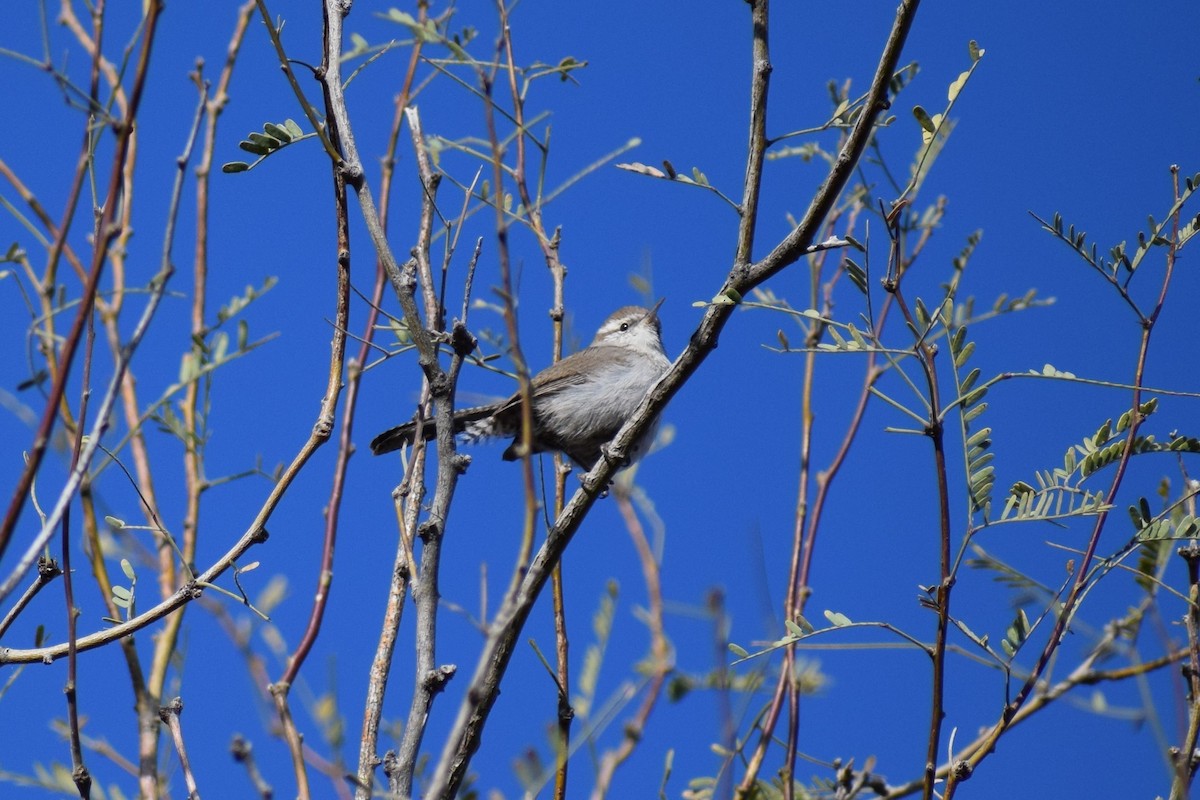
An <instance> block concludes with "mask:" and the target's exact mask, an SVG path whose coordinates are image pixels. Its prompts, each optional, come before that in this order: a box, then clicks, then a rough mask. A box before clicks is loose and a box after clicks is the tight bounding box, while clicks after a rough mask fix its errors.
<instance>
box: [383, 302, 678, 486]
mask: <svg viewBox="0 0 1200 800" xmlns="http://www.w3.org/2000/svg"><path fill="white" fill-rule="evenodd" d="M662 303H663V301H662V300H659V301H658V303H657V304H655V305H654V307H653V308H644V307H642V306H625V307H623V308H619V309H617V310H616V311H614V312H613V313H612V314H610V315H609V317H608V319H606V320H605V321H604V323H603V324H602V325H601V326H600V329H599V330H598V331H597V332H596V336H595V338H593V339H592V343H591V344H590V345H588V346H587V347H586V348H584V349H583V350H580V351H579V352H577V353H573V354H572V355H569V356H567V357H566V358H563V359H561V360H560V361H556V362H555V363H553V364H551V365H550V366H549V367H546V369H544V370H542V371H541V372H539V373H537V374H536V375H534V376H533V378H532V379H531V380H530V382H529V393H530V398H531V403H532V405H531V411H532V417H533V431H532V433H533V436H532V445H533V446H532V452H534V453H543V452H559V453H562V454H563V455H565V456H567V457H568V458H570V459H571V460H572V461H574V462H575V463H576V464H578V465H579V466H580V467H582V468H583V469H585V470H587V471H591V469H592V467H594V466H595V465H596V463H597V462H598V461H599V460H600V457H601V455H602V447H603V446H604V445H605V444H607V443H608V442H609V441H611V440H612V438H613V437H614V436H616V435H617V432H618V431H619V430H620V429H621V426H622V425H624V424H625V422H626V421H627V420H628V419H629V418H630V417H631V416H632V415H633V412H634V411H635V410H636V409H637V407H638V405H640V404H641V402H642V398H643V397H644V396H645V394H646V392H647V391H649V389H650V387H651V386H653V385H654V384H655V383H656V382H657V381H658V379H659V378H660V377H662V376H663V375H664V374H665V373H666V371H667V370H668V369H669V368H670V366H671V362H670V361H669V360H668V359H667V355H666V352H665V351H664V350H663V344H662V326H661V323H660V322H659V318H658V309H659V307H660V306H662ZM656 427H657V420H655V422H654V423H653V424H652V425H651V426H650V428H649V430H647V431H646V432H645V433H644V434H642V437H641V439H639V441H638V442H636V443H635V444H634V447H633V448H631V456H632V458H631V460H633V459H636V458H637V457H639V456H641V455H644V445H648V444H649V443H651V442H653V441H654V432H655V428H656ZM416 430H417V420H416V419H415V418H414V419H413V420H410V421H409V422H406V423H404V424H403V425H399V426H397V427H395V428H391V429H389V430H386V431H384V432H383V433H381V434H379V435H378V436H376V437H375V438H374V439H373V440H372V441H371V452H372V453H374V454H375V455H382V454H384V453H390V452H393V451H395V450H399V449H400V448H402V447H405V446H407V445H411V444H412V443H413V439H414V437H415V435H416ZM454 432H455V433H462V434H465V440H466V441H467V442H468V443H473V442H476V441H480V440H485V439H490V438H507V437H510V436H511V437H513V441H512V443H511V444H510V445H509V446H508V447H507V448H506V449H505V451H504V453H503V455H502V458H503V459H504V460H505V461H515V460H517V459H518V458H520V457H521V455H522V452H521V448H520V439H521V395H520V393H519V392H518V393H517V394H514V395H513V396H512V397H510V398H508V399H507V400H503V401H501V402H498V403H492V404H490V405H485V406H476V407H474V408H466V409H461V410H456V411H455V412H454ZM421 435H422V437H423V438H424V439H426V440H429V439H433V438H434V437H436V436H437V428H436V425H435V423H434V421H433V420H431V419H426V420H425V421H424V424H423V425H422V427H421Z"/></svg>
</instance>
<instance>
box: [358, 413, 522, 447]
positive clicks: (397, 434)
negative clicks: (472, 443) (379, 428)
mask: <svg viewBox="0 0 1200 800" xmlns="http://www.w3.org/2000/svg"><path fill="white" fill-rule="evenodd" d="M500 405H501V404H499V403H493V404H491V405H487V406H475V407H474V408H463V409H459V410H457V411H455V412H454V432H455V433H462V432H463V431H466V430H468V428H470V431H469V435H470V436H471V438H472V439H479V438H484V437H486V436H488V435H490V434H489V432H488V431H486V430H484V429H483V427H484V426H482V425H481V423H482V422H483V421H485V420H487V419H488V418H489V417H491V416H492V415H493V414H494V413H496V409H497V408H499V407H500ZM416 434H417V420H416V419H412V420H409V421H408V422H406V423H404V424H403V425H397V426H396V427H394V428H389V429H388V430H386V431H384V432H383V433H381V434H379V435H378V436H376V437H375V438H374V439H372V440H371V452H372V453H374V454H375V455H377V456H379V455H383V454H384V453H391V452H394V451H396V450H399V449H400V448H401V447H407V446H409V445H411V444H412V443H413V440H414V439H415V438H416ZM421 438H422V439H424V440H425V441H427V442H428V441H429V440H431V439H435V438H437V425H436V424H435V423H434V421H433V420H432V419H423V420H421Z"/></svg>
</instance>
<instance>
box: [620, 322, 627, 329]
mask: <svg viewBox="0 0 1200 800" xmlns="http://www.w3.org/2000/svg"><path fill="white" fill-rule="evenodd" d="M621 330H623V331H627V330H629V323H628V322H622V323H621Z"/></svg>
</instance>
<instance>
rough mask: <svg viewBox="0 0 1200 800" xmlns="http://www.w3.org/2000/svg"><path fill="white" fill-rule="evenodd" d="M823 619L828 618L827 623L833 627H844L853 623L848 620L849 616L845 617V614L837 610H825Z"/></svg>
mask: <svg viewBox="0 0 1200 800" xmlns="http://www.w3.org/2000/svg"><path fill="white" fill-rule="evenodd" d="M825 619H827V620H829V623H830V624H831V625H833V626H834V627H835V628H844V627H846V626H847V625H853V624H854V623H852V622H851V621H850V618H849V617H847V616H846V615H845V614H842V613H839V612H837V611H826V612H825Z"/></svg>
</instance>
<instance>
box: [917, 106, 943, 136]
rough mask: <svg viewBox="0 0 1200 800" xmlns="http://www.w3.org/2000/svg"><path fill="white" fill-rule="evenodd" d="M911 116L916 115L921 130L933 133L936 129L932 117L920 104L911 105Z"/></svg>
mask: <svg viewBox="0 0 1200 800" xmlns="http://www.w3.org/2000/svg"><path fill="white" fill-rule="evenodd" d="M912 113H913V116H914V117H916V119H917V122H918V123H919V124H920V126H921V128H922V130H924V131H925V132H926V133H933V132H934V131H936V130H937V125H935V124H934V122H933V118H932V117H930V116H929V112H927V111H926V110H925V109H923V108H921V107H920V106H913V112H912Z"/></svg>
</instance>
